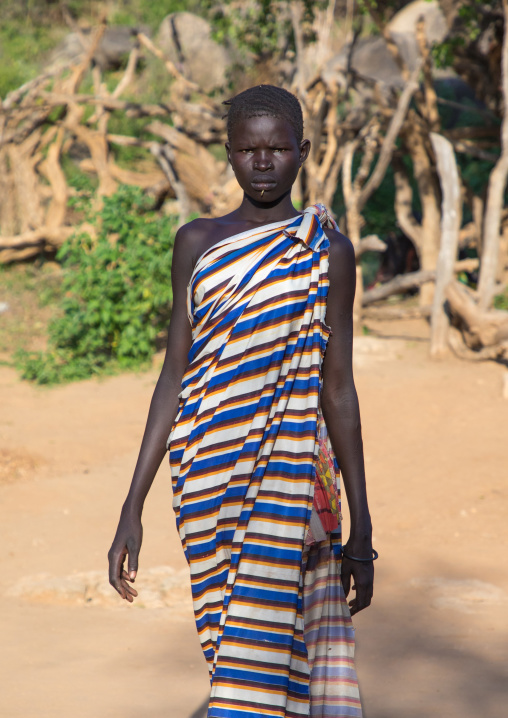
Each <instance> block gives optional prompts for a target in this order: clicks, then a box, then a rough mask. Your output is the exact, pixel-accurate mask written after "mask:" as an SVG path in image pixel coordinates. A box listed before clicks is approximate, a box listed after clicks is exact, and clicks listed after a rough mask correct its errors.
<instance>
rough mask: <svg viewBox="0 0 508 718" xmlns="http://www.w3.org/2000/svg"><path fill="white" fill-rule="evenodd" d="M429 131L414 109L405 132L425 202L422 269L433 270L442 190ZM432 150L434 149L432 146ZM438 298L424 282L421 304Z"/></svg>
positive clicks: (405, 139) (437, 250)
mask: <svg viewBox="0 0 508 718" xmlns="http://www.w3.org/2000/svg"><path fill="white" fill-rule="evenodd" d="M426 139H427V138H426V131H425V127H424V126H423V123H422V121H421V120H420V118H419V117H418V115H417V114H416V112H414V110H412V111H411V112H410V113H409V114H408V121H407V123H406V128H405V131H404V141H405V144H406V146H407V148H408V150H409V153H410V155H411V159H412V160H413V171H414V175H415V179H416V182H417V184H418V192H419V195H420V201H421V205H422V214H423V217H422V231H421V246H420V268H421V269H422V270H423V271H433V270H435V269H436V267H437V259H438V254H439V239H440V233H441V211H440V207H439V205H440V199H441V198H440V191H439V186H438V183H437V180H436V176H435V172H434V169H433V167H432V163H431V161H430V157H429V153H428V148H427V146H426V141H425V140H426ZM429 149H430V148H429ZM433 299H434V284H433V283H427V284H424V285H423V286H422V288H421V290H420V304H421V305H422V306H427V305H428V304H432V302H433Z"/></svg>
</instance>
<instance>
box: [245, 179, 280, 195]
mask: <svg viewBox="0 0 508 718" xmlns="http://www.w3.org/2000/svg"><path fill="white" fill-rule="evenodd" d="M250 184H251V187H252V189H254V190H256V192H268V191H269V190H271V189H273V188H274V187H275V186H276V184H277V182H275V180H268V179H263V180H261V179H259V180H258V179H256V180H252V182H251V183H250Z"/></svg>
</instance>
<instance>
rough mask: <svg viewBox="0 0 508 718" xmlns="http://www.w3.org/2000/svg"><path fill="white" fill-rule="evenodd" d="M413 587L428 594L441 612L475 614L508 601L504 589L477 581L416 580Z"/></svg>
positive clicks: (433, 604) (450, 579)
mask: <svg viewBox="0 0 508 718" xmlns="http://www.w3.org/2000/svg"><path fill="white" fill-rule="evenodd" d="M411 585H412V586H413V587H414V588H418V589H420V590H423V591H425V592H427V593H428V594H429V597H430V603H431V605H432V606H433V607H434V608H437V609H440V610H452V611H453V610H455V611H460V612H461V613H475V612H476V611H484V610H485V607H486V606H492V605H501V604H504V603H506V602H507V600H508V597H507V596H506V593H505V592H504V591H503V589H501V588H499V587H498V586H494V584H492V583H487V582H486V581H478V580H476V579H467V578H466V579H453V578H414V579H413V580H412V581H411Z"/></svg>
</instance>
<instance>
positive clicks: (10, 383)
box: [0, 323, 508, 718]
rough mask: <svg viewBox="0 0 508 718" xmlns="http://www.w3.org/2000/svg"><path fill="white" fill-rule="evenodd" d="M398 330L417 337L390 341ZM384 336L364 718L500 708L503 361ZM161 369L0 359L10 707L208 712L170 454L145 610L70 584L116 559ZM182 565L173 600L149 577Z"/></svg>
mask: <svg viewBox="0 0 508 718" xmlns="http://www.w3.org/2000/svg"><path fill="white" fill-rule="evenodd" d="M395 328H396V330H397V333H398V334H399V335H400V334H402V335H403V337H405V339H400V338H399V339H396V338H388V336H389V335H390V334H391V333H393V332H394V329H395ZM377 329H378V331H379V332H380V333H381V334H384V335H386V337H387V338H385V339H383V341H378V342H377V343H376V342H374V343H373V346H374V347H375V353H373V354H368V353H367V354H365V353H362V354H359V357H358V359H359V361H358V364H359V366H358V368H357V372H356V377H357V385H358V390H359V394H360V400H361V404H362V416H363V424H364V437H365V445H366V461H367V469H368V476H369V490H370V499H371V504H372V511H373V516H374V523H375V529H374V533H375V544H376V547H377V549H378V550H379V553H380V556H381V558H380V560H379V561H378V562H377V565H376V569H377V583H376V595H375V603H374V605H373V607H372V608H371V609H370V610H369V611H368V612H365V613H364V614H363V615H359V616H358V617H357V619H356V620H355V625H356V627H357V646H358V648H357V658H358V661H357V663H358V671H359V675H360V680H361V688H362V693H363V696H364V703H365V716H366V718H409V717H411V718H428V717H429V716H437V717H439V718H448V717H450V718H459V716H460V718H473V716H474V717H475V718H476V717H481V718H501V717H504V716H506V715H507V709H506V702H507V699H508V570H507V566H508V563H507V561H506V552H507V541H506V538H507V534H508V531H507V528H506V515H507V509H508V484H507V473H508V472H507V467H508V434H507V428H506V427H507V426H508V401H507V400H505V399H503V398H502V397H501V383H502V382H501V375H502V372H503V369H502V368H500V367H499V366H496V365H492V364H482V365H479V366H476V365H475V366H473V365H471V364H465V363H461V362H458V361H455V360H453V359H450V360H449V361H446V362H440V363H430V362H429V361H428V359H427V357H426V352H427V343H426V340H425V337H426V330H425V327H424V325H419V324H417V323H412V324H410V325H409V324H408V325H407V326H406V327H404V326H401V325H388V324H387V325H384V326H383V325H377ZM410 334H413V335H414V338H413V339H411V340H407V337H408V336H409V335H410ZM379 347H381V348H380V349H379V353H378V348H379ZM367 348H368V347H367ZM155 380H156V374H155V373H154V372H151V373H149V374H142V375H124V376H120V377H114V378H110V379H107V380H104V381H101V382H99V381H90V382H83V383H80V384H75V385H71V386H65V387H60V388H57V389H52V390H40V389H35V388H33V387H30V386H28V385H26V384H23V383H20V382H19V381H18V379H17V378H16V375H15V374H14V372H12V371H11V370H8V369H5V368H2V369H0V404H1V407H2V408H1V412H0V452H3V453H2V454H0V456H3V458H4V460H5V458H6V457H7V458H9V457H12V466H13V467H14V468H13V469H12V471H11V473H10V475H9V474H8V472H7V474H6V473H5V471H4V474H2V473H0V525H1V527H2V528H1V535H2V539H3V540H2V549H3V550H2V553H1V559H0V561H1V565H2V579H3V581H2V583H3V588H2V593H1V594H0V609H1V610H0V630H1V635H2V639H3V640H2V644H3V650H2V651H1V653H0V675H1V676H2V690H1V691H0V715H1V716H2V718H11V717H12V718H14V716H23V718H35V717H36V716H37V718H45V717H46V716H47V718H64V717H65V718H67V717H68V716H69V715H72V716H74V718H80V717H81V716H83V718H84V717H85V716H86V717H87V718H120V717H121V718H135V717H136V718H138V717H139V718H162V717H163V716H168V717H170V718H173V717H174V718H190V717H191V716H193V715H195V716H198V715H201V712H200V711H199V710H198V709H199V707H200V705H201V704H202V703H203V701H204V700H205V699H206V693H207V673H206V669H205V666H204V661H203V659H202V656H201V653H200V648H199V645H198V641H197V637H196V635H195V629H194V625H193V622H192V614H191V610H190V604H189V599H188V593H187V587H186V583H185V582H184V581H183V578H181V576H182V574H181V573H180V572H181V571H182V569H183V570H184V574H185V562H184V559H183V555H182V552H181V548H180V544H179V541H178V537H177V536H176V532H175V529H174V520H173V515H172V510H171V491H170V485H169V476H168V474H169V472H168V469H167V466H166V465H165V464H164V466H163V467H162V468H161V471H160V472H159V477H158V480H157V481H156V483H155V485H154V488H153V490H152V493H151V495H150V497H149V500H148V503H147V507H146V511H145V516H144V526H145V542H144V546H143V551H142V556H141V572H140V575H139V581H138V583H139V585H138V589H139V590H140V591H141V596H143V575H144V574H143V572H145V604H146V605H145V608H143V607H141V606H138V607H128V606H125V605H122V604H121V603H119V604H118V605H117V606H116V605H113V604H114V596H113V597H111V595H110V594H109V593H108V594H107V596H109V598H108V597H107V596H106V594H105V593H101V590H102V589H100V590H99V589H97V591H96V592H95V593H93V595H92V594H91V595H92V598H91V599H90V603H88V604H86V603H85V602H84V600H83V599H82V598H81V594H79V592H78V594H76V593H72V591H70V589H69V586H70V585H71V584H70V583H69V582H72V580H74V579H73V577H74V578H75V577H76V572H93V571H99V570H101V569H104V570H105V563H106V560H105V556H106V552H107V549H108V547H109V544H110V542H111V539H112V534H113V530H114V527H115V524H116V521H117V517H118V513H119V509H120V504H121V501H122V500H123V495H124V493H125V490H126V485H127V483H128V481H129V478H130V473H131V471H132V467H133V463H134V460H135V457H136V452H137V446H138V444H139V440H140V436H141V433H142V430H143V426H144V421H145V416H146V411H147V408H148V403H149V400H150V396H151V391H152V389H153V386H154V383H155ZM23 462H24V463H23ZM34 466H35V468H33V467H34ZM16 467H18V469H19V470H18V469H16ZM23 470H24V472H25V473H24V474H23ZM9 476H10V478H11V479H13V480H12V481H7V479H8V478H9ZM163 565H170V566H171V567H173V569H174V570H175V572H176V573H175V576H176V578H175V581H177V583H175V586H176V588H175V589H174V593H172V592H171V591H173V589H171V591H169V592H168V593H167V594H165V598H163V600H162V603H161V602H160V601H159V599H158V598H157V596H155V594H153V591H152V593H150V587H151V586H152V583H153V575H152V574H151V573H150V571H149V569H152V568H153V567H159V566H163ZM41 573H44V574H48V576H46V578H44V579H40V578H39V579H37V578H35V579H33V580H27V577H28V578H29V577H32V576H37V575H38V574H41ZM184 574H183V575H184ZM86 575H87V576H91V575H92V574H88V573H87V574H86ZM51 577H57V578H59V580H60V583H59V582H58V581H57V582H54V581H53V582H51V581H52V578H51ZM61 579H64V580H63V581H62V580H61ZM178 581H180V583H178ZM45 582H46V583H45ZM150 582H152V583H150ZM180 584H181V585H180ZM184 584H185V585H184ZM46 585H47V586H48V590H47V591H46V593H45V594H44V592H41V586H46ZM20 587H21V588H20ZM27 587H28V588H27ZM30 587H32V588H30ZM152 587H153V586H152ZM16 590H17V593H18V595H13V592H14V593H15V592H16ZM94 590H95V589H94ZM69 591H70V593H69ZM23 592H24V595H22V594H23ZM37 592H38V594H37V595H35V594H36V593H37ZM150 596H151V598H150V599H149V597H150ZM172 596H173V598H171V597H172ZM157 601H159V603H158V602H157ZM168 603H169V607H168V605H167V604H168ZM163 604H164V605H163ZM158 605H160V606H161V607H156V606H158Z"/></svg>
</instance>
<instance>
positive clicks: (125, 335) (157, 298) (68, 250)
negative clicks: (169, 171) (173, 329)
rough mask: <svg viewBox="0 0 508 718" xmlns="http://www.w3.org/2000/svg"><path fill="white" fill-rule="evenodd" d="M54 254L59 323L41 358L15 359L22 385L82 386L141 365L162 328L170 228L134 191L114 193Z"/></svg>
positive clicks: (167, 301)
mask: <svg viewBox="0 0 508 718" xmlns="http://www.w3.org/2000/svg"><path fill="white" fill-rule="evenodd" d="M90 220H91V221H92V223H93V224H94V225H95V227H96V229H97V237H96V238H92V237H91V236H90V235H89V234H79V235H75V236H73V237H72V238H70V239H69V240H68V241H67V242H66V243H65V244H64V245H63V246H62V248H61V249H60V251H59V253H58V255H57V259H58V260H59V261H60V262H61V263H62V265H63V268H64V273H63V274H64V279H63V285H62V301H61V307H60V308H61V312H62V313H61V316H59V317H58V318H57V319H55V320H53V321H52V322H51V323H50V325H49V329H48V349H47V351H46V352H25V351H23V352H19V353H18V355H17V364H18V367H19V368H20V370H21V373H22V377H23V378H25V379H29V380H32V381H36V382H37V383H39V384H55V383H59V382H63V381H72V380H75V379H85V378H87V377H89V376H92V375H94V374H100V373H104V372H106V371H112V370H113V369H115V368H136V367H140V366H142V365H144V364H146V363H147V362H148V361H149V360H150V358H151V356H152V355H153V353H154V351H155V349H156V339H157V336H158V335H160V334H161V333H162V332H163V331H164V329H165V328H166V326H167V323H168V321H169V316H170V311H171V303H172V291H171V274H170V270H171V259H172V250H173V242H174V235H175V229H176V227H175V221H174V220H173V219H169V218H167V217H159V216H158V215H157V214H156V213H155V212H152V211H151V210H150V209H149V207H148V202H147V199H146V198H144V197H143V194H142V193H141V191H140V190H139V189H137V188H132V187H121V188H120V189H119V190H118V192H117V193H116V194H115V195H114V196H113V197H109V198H105V200H104V207H103V209H102V210H101V211H100V212H98V213H97V214H95V216H92V217H91V218H90Z"/></svg>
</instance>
